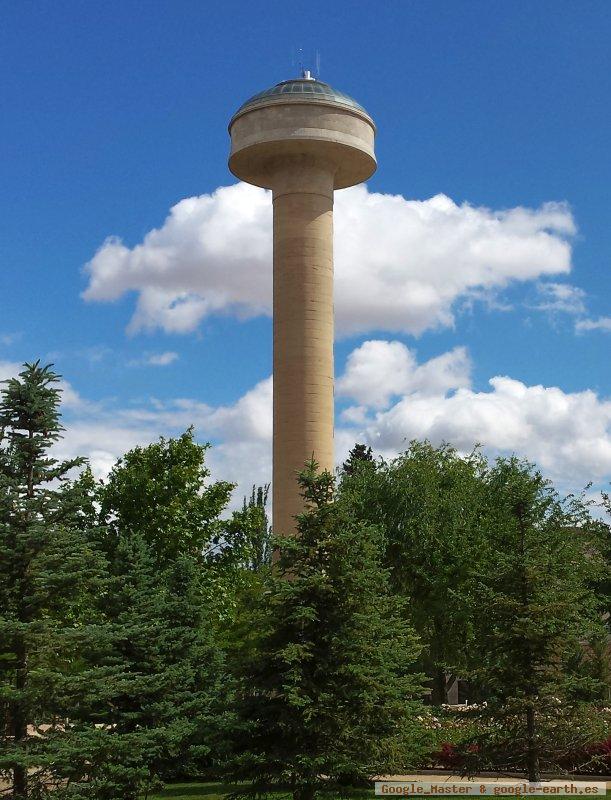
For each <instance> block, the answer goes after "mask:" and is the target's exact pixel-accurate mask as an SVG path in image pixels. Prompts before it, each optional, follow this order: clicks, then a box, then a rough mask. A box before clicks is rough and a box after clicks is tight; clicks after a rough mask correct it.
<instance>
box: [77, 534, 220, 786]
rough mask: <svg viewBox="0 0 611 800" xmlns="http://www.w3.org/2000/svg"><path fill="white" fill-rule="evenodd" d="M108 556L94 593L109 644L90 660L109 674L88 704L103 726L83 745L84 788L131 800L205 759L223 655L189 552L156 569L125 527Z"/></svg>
mask: <svg viewBox="0 0 611 800" xmlns="http://www.w3.org/2000/svg"><path fill="white" fill-rule="evenodd" d="M109 559H110V572H111V578H110V581H109V584H108V590H107V593H106V594H105V595H104V596H103V597H101V598H100V601H101V604H102V605H103V612H104V616H105V619H106V621H107V624H108V629H109V633H110V636H109V646H108V648H107V649H105V650H103V651H100V653H99V654H98V658H99V662H98V665H99V666H100V668H103V669H106V670H108V671H110V672H111V674H112V675H113V678H112V681H111V682H110V683H109V686H108V693H107V696H105V697H103V698H101V700H102V702H97V703H93V704H92V706H91V708H90V709H87V715H88V716H89V717H90V718H92V719H95V722H96V723H97V724H98V725H101V726H103V728H104V730H105V731H106V737H105V738H104V739H101V738H98V739H97V740H92V743H91V744H92V747H91V752H90V754H89V758H88V760H89V761H90V762H91V763H92V765H93V766H92V767H91V768H90V770H89V777H88V782H89V784H90V787H89V792H90V794H91V796H92V797H95V798H96V800H113V798H116V797H121V798H123V800H132V799H134V800H135V798H137V797H139V796H140V792H141V791H143V790H144V789H149V790H150V789H151V788H152V787H155V786H158V785H160V783H161V781H162V780H164V779H166V778H168V777H173V776H174V775H180V776H184V775H189V774H196V773H198V771H199V769H200V768H201V767H202V765H203V764H207V763H208V762H209V760H210V753H211V750H212V749H213V748H214V747H215V746H216V744H215V742H216V739H217V738H218V735H219V728H220V726H219V720H218V719H217V717H218V716H220V715H221V713H222V710H219V708H218V701H219V698H221V697H222V690H221V686H220V681H221V679H222V675H223V661H222V654H221V653H219V651H218V650H217V648H216V643H215V639H214V631H213V626H212V624H211V621H210V619H209V618H207V615H206V607H205V603H204V602H203V600H202V595H201V586H200V580H201V575H200V567H199V565H198V564H197V562H196V560H195V559H194V558H193V557H192V556H189V555H186V556H179V557H178V558H176V559H175V560H173V561H171V562H169V563H168V564H167V566H166V568H165V569H164V570H163V571H161V572H160V570H159V568H158V566H157V564H156V562H155V556H154V554H153V553H152V552H151V550H150V548H149V546H148V545H147V543H146V542H144V541H143V539H142V538H140V537H139V536H138V535H137V534H134V533H130V534H129V535H128V536H122V535H121V536H120V537H119V539H118V541H116V542H115V546H114V550H113V552H112V553H110V554H109ZM77 779H79V776H77V775H76V774H75V775H73V780H77ZM80 780H81V782H83V776H80ZM85 789H86V787H82V788H81V791H83V793H84V796H85V797H88V796H90V795H87V794H86V792H85Z"/></svg>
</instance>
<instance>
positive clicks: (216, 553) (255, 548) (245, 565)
mask: <svg viewBox="0 0 611 800" xmlns="http://www.w3.org/2000/svg"><path fill="white" fill-rule="evenodd" d="M268 495H269V484H268V485H266V486H253V487H252V492H251V495H250V497H249V498H248V501H247V500H246V498H244V502H243V505H242V508H241V509H240V510H239V511H235V512H234V513H233V514H232V516H231V518H230V519H229V520H228V521H227V523H226V525H225V528H224V530H223V532H222V534H221V535H219V536H218V538H217V539H216V541H215V547H214V548H211V549H210V550H209V551H208V555H209V558H210V559H211V560H212V561H216V562H217V563H221V564H224V565H227V566H228V565H230V564H231V565H233V566H234V567H237V568H242V569H245V570H248V571H252V572H262V571H264V570H265V569H267V568H269V567H270V566H271V563H272V544H271V528H270V524H269V519H268V517H267V511H266V506H267V498H268Z"/></svg>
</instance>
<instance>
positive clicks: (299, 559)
mask: <svg viewBox="0 0 611 800" xmlns="http://www.w3.org/2000/svg"><path fill="white" fill-rule="evenodd" d="M300 485H301V488H302V491H303V495H304V499H305V502H306V511H305V512H304V513H303V514H302V515H301V516H300V517H299V518H298V536H296V537H294V538H283V539H279V540H278V541H277V544H278V547H279V551H280V557H279V560H278V562H277V565H276V569H275V570H274V571H273V572H272V573H271V574H270V575H269V578H268V583H267V586H266V591H265V592H264V593H263V594H262V596H261V600H260V602H259V604H258V606H257V607H256V608H255V609H254V611H251V619H252V622H251V625H250V630H251V631H252V633H251V638H250V639H249V640H247V641H246V642H245V647H244V650H243V652H242V653H241V658H240V659H239V663H238V669H237V673H238V692H237V700H238V706H237V713H238V715H239V717H240V719H241V720H242V724H243V733H242V738H241V739H240V740H239V741H238V743H237V747H238V750H239V754H238V755H237V756H236V758H235V761H234V765H233V767H234V774H235V775H236V776H237V777H241V778H245V779H247V780H251V781H253V788H254V790H262V789H263V788H266V787H268V786H269V785H273V784H275V785H283V786H286V787H289V788H290V789H291V790H292V792H293V795H294V797H295V798H309V797H312V796H313V795H314V793H315V792H316V791H317V790H318V789H319V788H321V787H323V786H326V787H329V786H332V785H337V784H338V783H341V782H342V780H345V779H346V778H350V779H355V778H359V777H360V778H365V777H367V778H368V777H370V776H371V775H373V774H376V773H383V772H391V771H393V770H400V769H407V768H409V767H410V766H415V764H416V758H417V753H418V750H419V745H420V744H421V732H420V731H419V727H418V723H417V721H416V719H415V715H416V713H417V709H418V707H419V701H418V697H419V695H420V693H421V691H422V689H421V686H420V683H419V679H418V676H415V675H414V673H413V665H414V662H415V660H416V658H417V655H418V653H419V650H420V646H419V644H418V642H417V637H416V635H415V633H414V632H413V630H412V629H411V628H410V626H409V624H408V623H407V622H406V619H405V607H404V604H403V603H402V601H401V600H400V599H399V598H397V597H396V596H395V595H393V594H392V593H391V592H390V590H389V581H388V571H387V570H386V569H385V568H384V567H383V565H382V563H381V555H382V551H381V544H382V540H381V537H380V533H379V530H378V529H377V528H376V527H375V526H373V525H368V524H363V523H360V522H359V521H358V520H357V519H356V517H355V516H354V514H353V512H352V511H351V510H350V509H349V508H348V506H347V505H346V504H345V503H341V502H334V501H333V487H334V480H333V477H332V476H331V475H330V474H329V473H327V472H323V473H322V474H321V475H317V474H316V465H315V464H310V465H309V467H308V469H307V470H306V471H305V472H303V473H302V475H301V476H300Z"/></svg>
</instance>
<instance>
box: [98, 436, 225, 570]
mask: <svg viewBox="0 0 611 800" xmlns="http://www.w3.org/2000/svg"><path fill="white" fill-rule="evenodd" d="M207 450H208V445H200V444H197V442H195V440H194V436H193V429H191V428H190V429H189V430H187V431H185V433H183V434H182V436H180V437H179V438H177V439H164V438H163V437H162V438H160V439H159V441H158V442H155V443H153V444H150V445H147V446H146V447H135V448H134V449H133V450H130V451H129V452H128V453H126V454H125V455H124V456H123V457H122V458H121V459H119V461H118V462H117V464H116V466H115V467H114V468H113V469H112V471H111V473H110V475H109V477H108V480H107V481H106V482H105V484H104V486H103V488H102V491H101V492H100V501H101V510H102V519H103V521H104V522H105V523H106V524H107V525H108V526H109V528H110V529H111V530H113V531H121V533H122V535H124V536H126V535H129V533H130V532H135V533H137V534H138V535H139V536H141V537H142V538H143V539H144V540H145V542H146V543H147V544H148V545H149V547H150V548H151V551H152V552H153V553H154V554H155V557H156V559H157V563H158V564H160V565H163V564H165V563H167V561H168V560H172V559H175V558H177V557H178V556H183V555H187V554H190V555H193V556H196V557H198V556H201V555H202V554H203V552H204V550H205V549H206V548H207V547H208V546H209V545H210V543H211V542H212V541H213V540H215V539H218V538H219V537H220V535H221V531H222V523H221V522H220V520H219V515H220V513H221V512H222V511H223V509H224V508H225V506H226V505H227V503H228V501H229V498H230V495H231V491H232V489H233V484H231V483H227V482H225V481H216V482H214V483H210V484H209V483H208V479H209V477H210V471H209V469H208V468H207V466H206V464H205V456H206V451H207Z"/></svg>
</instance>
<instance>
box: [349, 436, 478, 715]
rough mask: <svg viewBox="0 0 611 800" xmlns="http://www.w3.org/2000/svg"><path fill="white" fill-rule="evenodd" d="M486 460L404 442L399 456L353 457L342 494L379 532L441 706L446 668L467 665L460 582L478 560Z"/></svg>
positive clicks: (467, 622)
mask: <svg viewBox="0 0 611 800" xmlns="http://www.w3.org/2000/svg"><path fill="white" fill-rule="evenodd" d="M486 466H487V465H486V461H485V459H484V458H483V456H482V455H481V454H480V453H479V452H478V451H477V450H476V451H475V452H473V453H472V454H471V455H469V456H461V455H460V454H459V453H458V452H457V451H456V450H455V449H454V448H452V447H450V446H449V445H445V444H444V445H441V446H440V447H433V445H431V444H430V443H429V442H411V444H410V446H409V448H408V449H407V450H406V451H405V452H404V453H402V454H401V455H400V456H399V457H398V458H396V459H394V460H392V461H390V462H385V461H383V460H380V461H379V462H378V463H377V464H376V463H375V462H372V461H371V460H370V459H365V460H362V459H356V460H354V461H353V462H351V469H350V470H349V471H348V472H345V473H344V474H343V476H342V481H341V487H340V491H341V495H342V497H343V498H344V501H345V502H346V503H348V504H349V505H350V506H351V508H352V509H353V511H354V514H355V515H356V517H357V518H358V519H360V520H363V521H364V522H367V523H370V524H376V525H379V526H380V528H381V530H382V531H383V533H384V538H385V545H384V546H385V553H384V558H383V563H384V566H385V567H387V568H388V569H389V570H390V581H391V585H392V587H393V590H394V591H396V592H398V593H399V594H400V595H401V596H403V597H404V598H405V599H406V600H407V601H408V603H409V606H410V611H411V614H412V617H413V621H414V624H415V626H416V629H417V631H418V633H419V635H420V637H421V640H422V643H423V645H424V646H425V650H424V653H423V658H422V663H423V665H424V668H425V669H426V672H427V674H428V675H429V676H431V678H432V679H433V701H434V702H436V703H443V702H445V700H446V696H445V684H446V680H445V673H446V671H447V669H448V668H449V665H452V666H453V667H454V668H460V667H461V666H464V665H465V664H466V657H467V653H468V650H469V646H470V641H471V636H472V631H471V626H470V620H469V613H468V610H467V608H466V607H465V604H464V602H463V600H462V594H461V587H462V586H463V584H464V583H465V581H466V580H468V577H469V576H470V575H471V574H472V570H473V567H474V565H477V563H478V561H479V554H480V550H481V541H482V538H483V537H485V530H484V528H483V526H482V519H483V515H484V509H485V481H484V476H485V473H486Z"/></svg>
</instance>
